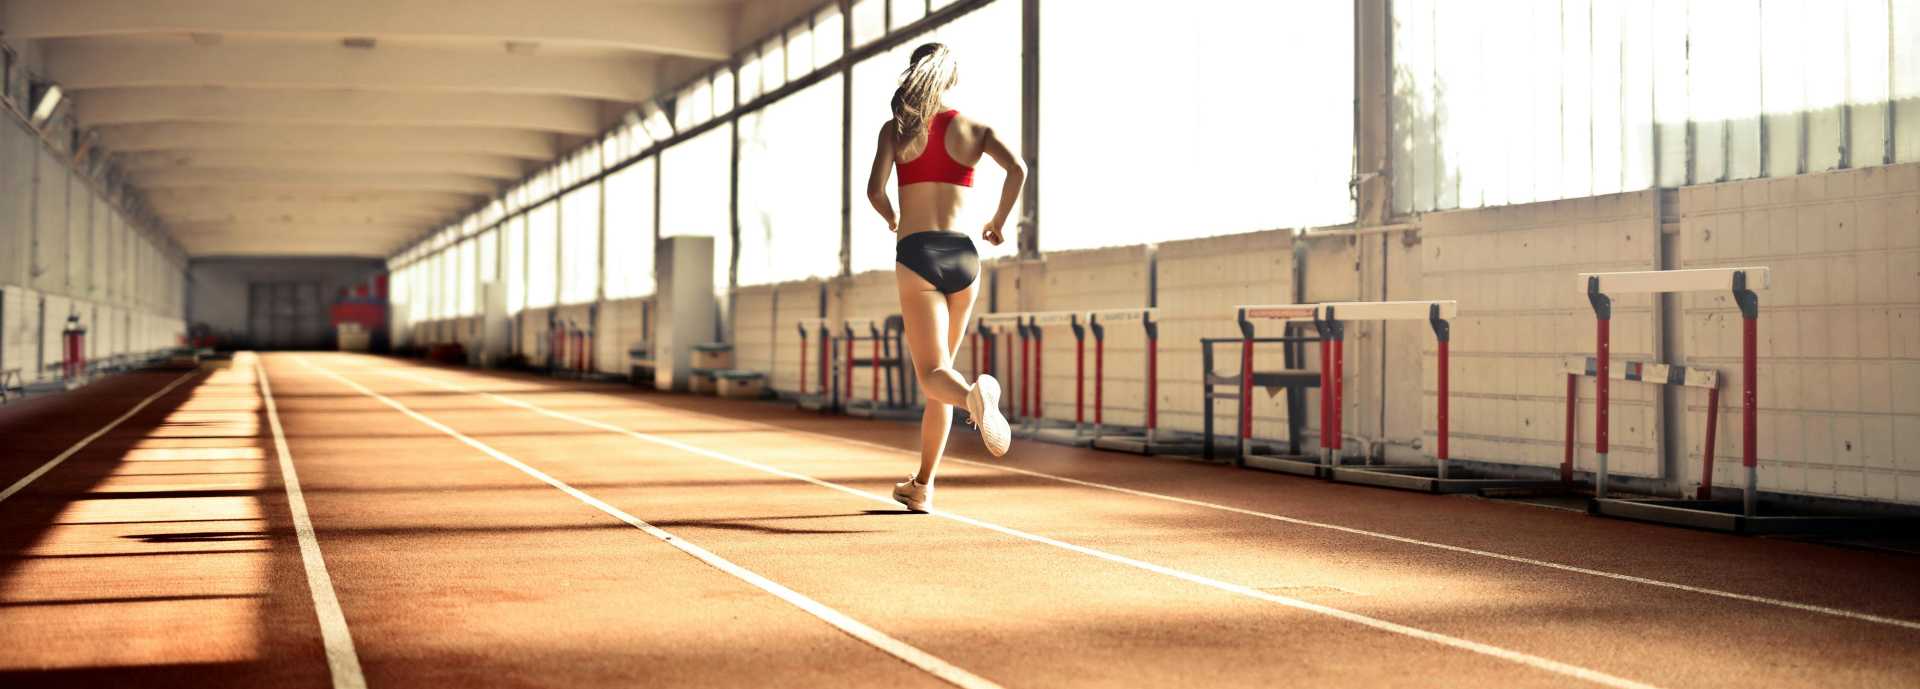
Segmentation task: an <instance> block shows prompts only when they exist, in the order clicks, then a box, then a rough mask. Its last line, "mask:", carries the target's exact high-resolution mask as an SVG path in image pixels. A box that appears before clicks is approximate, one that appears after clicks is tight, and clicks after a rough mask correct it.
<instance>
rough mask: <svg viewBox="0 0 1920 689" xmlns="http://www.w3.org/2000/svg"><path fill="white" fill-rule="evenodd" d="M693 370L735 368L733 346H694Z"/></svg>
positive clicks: (720, 344)
mask: <svg viewBox="0 0 1920 689" xmlns="http://www.w3.org/2000/svg"><path fill="white" fill-rule="evenodd" d="M689 365H690V366H692V367H693V368H704V369H712V370H716V371H717V370H725V369H730V368H733V345H730V344H727V343H724V342H709V343H707V344H703V345H694V346H693V361H692V362H691V363H690V364H689Z"/></svg>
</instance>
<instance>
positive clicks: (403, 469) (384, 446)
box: [263, 355, 945, 687]
mask: <svg viewBox="0 0 1920 689" xmlns="http://www.w3.org/2000/svg"><path fill="white" fill-rule="evenodd" d="M263 358H264V360H265V364H266V369H267V370H268V371H269V373H270V375H271V376H272V379H273V385H274V386H275V389H276V392H279V391H284V393H282V394H279V395H278V396H279V397H280V400H279V406H280V413H281V416H282V419H283V422H284V424H285V427H286V435H287V440H288V444H289V446H290V448H291V449H292V452H293V454H294V456H295V457H297V458H298V459H299V462H300V472H301V476H302V482H303V483H304V484H305V486H306V491H305V493H306V500H307V502H308V506H309V510H310V513H311V514H312V517H313V521H314V523H315V526H316V536H317V537H318V540H319V542H320V544H321V545H322V547H323V548H324V550H325V552H326V553H327V563H328V566H329V569H330V570H331V571H332V573H333V579H334V581H335V584H336V586H337V589H338V592H339V598H340V601H341V606H342V609H343V610H344V611H345V613H346V615H345V616H346V619H347V621H348V623H349V625H350V627H351V628H352V631H353V635H354V638H355V641H356V642H357V645H358V647H359V651H360V656H361V659H362V663H363V667H364V670H365V673H366V676H367V679H368V683H369V685H370V686H374V687H381V686H417V685H423V684H429V683H433V684H441V683H457V684H461V685H465V686H479V687H491V686H502V685H506V686H519V685H543V686H551V685H564V686H580V685H630V684H646V685H662V686H767V685H769V684H783V683H793V684H804V685H827V684H837V683H840V678H842V677H843V676H844V675H845V673H853V674H855V675H856V676H859V677H863V678H868V679H870V680H872V681H873V682H874V683H876V684H884V685H886V686H945V685H944V684H942V683H941V682H939V681H938V680H936V679H934V678H933V677H931V676H929V675H927V674H925V673H922V672H918V671H916V670H914V669H913V668H911V667H909V666H907V665H905V664H903V663H900V662H898V661H897V660H894V659H892V658H889V657H887V656H886V655H884V654H881V653H879V652H876V651H874V650H873V649H872V648H870V647H868V646H865V645H863V644H860V643H859V642H856V641H854V640H852V639H851V638H849V637H846V636H844V635H842V634H840V633H838V632H836V631H834V630H833V629H832V628H830V627H828V626H826V625H824V624H821V623H819V622H818V621H817V620H815V619H813V618H811V617H808V616H806V615H805V614H802V613H800V612H799V611H797V610H795V609H794V608H792V607H790V606H788V605H786V604H785V603H782V602H780V601H778V600H777V599H774V598H773V597H771V596H768V595H766V594H765V593H763V592H761V591H758V590H755V589H753V588H752V587H750V586H748V585H746V584H743V583H741V582H740V581H739V580H737V579H734V578H733V577H729V576H727V575H725V574H722V573H720V572H719V571H716V570H714V569H712V568H710V567H708V566H706V565H704V564H702V563H700V562H698V561H696V560H693V559H691V558H688V557H687V556H686V555H685V554H683V553H682V552H680V551H677V550H675V549H674V548H673V547H672V546H670V545H667V544H665V543H661V542H660V541H657V540H654V539H649V538H646V537H645V536H644V535H642V534H640V533H638V532H636V531H635V530H634V529H633V527H632V526H629V525H628V524H624V523H621V522H620V521H617V520H615V519H612V518H610V517H608V516H607V515H606V514H604V513H603V512H601V511H598V510H596V509H595V508H593V507H591V506H589V505H586V504H583V503H582V502H580V501H578V500H576V499H574V498H573V497H570V496H568V495H567V494H565V493H563V492H561V491H558V490H555V489H554V487H552V486H550V485H547V484H545V483H542V482H540V481H538V480H536V479H534V478H531V477H529V476H528V475H526V474H524V473H522V472H520V471H518V470H516V469H514V468H512V467H510V466H507V465H505V464H503V463H501V462H499V461H497V460H496V459H494V458H491V457H488V456H487V455H486V454H485V453H483V452H482V451H479V450H477V449H475V448H474V447H471V446H468V445H466V444H464V443H462V442H460V441H459V440H457V439H455V438H453V437H451V436H448V435H445V434H443V433H441V432H440V431H438V430H435V429H433V428H430V427H427V426H423V425H421V424H420V423H419V422H418V421H416V420H414V419H412V418H408V417H407V416H406V415H404V414H403V413H402V412H400V411H396V410H394V409H391V408H389V407H387V406H385V405H383V404H382V403H381V402H379V401H378V400H376V399H374V398H372V397H368V396H365V395H362V394H360V393H359V392H357V391H352V390H351V389H350V388H347V387H345V386H342V385H341V384H340V383H339V382H337V381H334V380H331V379H328V378H327V377H325V376H323V375H320V374H317V373H315V372H312V371H310V370H307V369H305V368H304V367H301V366H298V365H296V364H293V363H292V362H291V360H289V359H287V358H285V357H283V356H274V355H268V356H265V357H263ZM339 391H346V392H350V393H351V395H349V396H341V395H337V394H333V393H336V392H339ZM449 399H451V400H453V401H454V403H455V404H456V405H457V404H458V399H457V398H448V397H442V398H437V399H434V400H433V401H435V402H446V401H448V400H449ZM426 406H428V407H431V404H430V403H429V404H427V405H426ZM342 426H345V427H347V428H351V429H353V431H354V432H350V433H342V432H340V430H341V427H342ZM497 431H498V429H494V432H489V433H487V434H486V435H489V436H493V437H498V434H497Z"/></svg>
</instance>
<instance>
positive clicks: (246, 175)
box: [129, 168, 500, 201]
mask: <svg viewBox="0 0 1920 689" xmlns="http://www.w3.org/2000/svg"><path fill="white" fill-rule="evenodd" d="M129 177H131V178H132V180H133V183H134V185H135V186H138V187H140V188H141V189H142V190H146V189H197V188H206V187H212V188H216V189H276V188H282V189H327V190H337V191H441V192H451V193H455V194H466V195H468V196H473V197H486V196H492V195H493V194H494V193H495V192H496V191H498V190H499V186H500V185H499V184H497V183H495V182H494V181H493V180H489V179H482V178H478V177H465V176H461V175H408V174H357V173H347V174H340V173H327V172H298V171H289V172H280V173H275V174H271V175H263V174H260V173H259V172H256V171H252V170H244V169H235V170H227V169H210V168H196V169H192V170H181V171H177V172H176V171H168V172H144V173H135V174H130V175H129ZM475 200H476V201H477V200H478V199H477V198H476V199H475Z"/></svg>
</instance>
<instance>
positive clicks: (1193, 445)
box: [1093, 433, 1207, 457]
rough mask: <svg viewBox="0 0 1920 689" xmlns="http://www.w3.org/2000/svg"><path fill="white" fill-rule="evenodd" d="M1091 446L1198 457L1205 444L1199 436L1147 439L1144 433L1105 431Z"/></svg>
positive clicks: (1139, 453) (1121, 450)
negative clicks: (1191, 437)
mask: <svg viewBox="0 0 1920 689" xmlns="http://www.w3.org/2000/svg"><path fill="white" fill-rule="evenodd" d="M1093 448H1094V449H1096V450H1108V451H1111V452H1125V453H1128V454H1136V455H1144V456H1147V457H1153V456H1177V457H1199V456H1200V455H1202V454H1204V453H1205V452H1206V449H1207V444H1206V443H1204V442H1201V441H1200V439H1199V438H1193V439H1190V440H1189V439H1181V438H1155V439H1152V440H1149V439H1147V436H1146V434H1144V433H1133V434H1127V433H1107V434H1104V435H1101V436H1100V437H1098V438H1094V439H1093Z"/></svg>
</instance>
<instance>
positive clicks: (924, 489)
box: [893, 475, 933, 512]
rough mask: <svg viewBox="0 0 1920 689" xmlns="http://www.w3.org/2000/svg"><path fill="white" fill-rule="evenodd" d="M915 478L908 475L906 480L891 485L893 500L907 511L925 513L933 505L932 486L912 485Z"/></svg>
mask: <svg viewBox="0 0 1920 689" xmlns="http://www.w3.org/2000/svg"><path fill="white" fill-rule="evenodd" d="M916 478H917V477H915V476H911V475H909V476H907V480H905V481H901V482H899V483H896V484H893V499H894V500H897V501H899V502H900V504H902V505H906V506H907V509H910V510H913V511H915V512H925V511H927V506H928V505H931V504H933V486H932V485H927V484H920V483H914V479H916Z"/></svg>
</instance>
